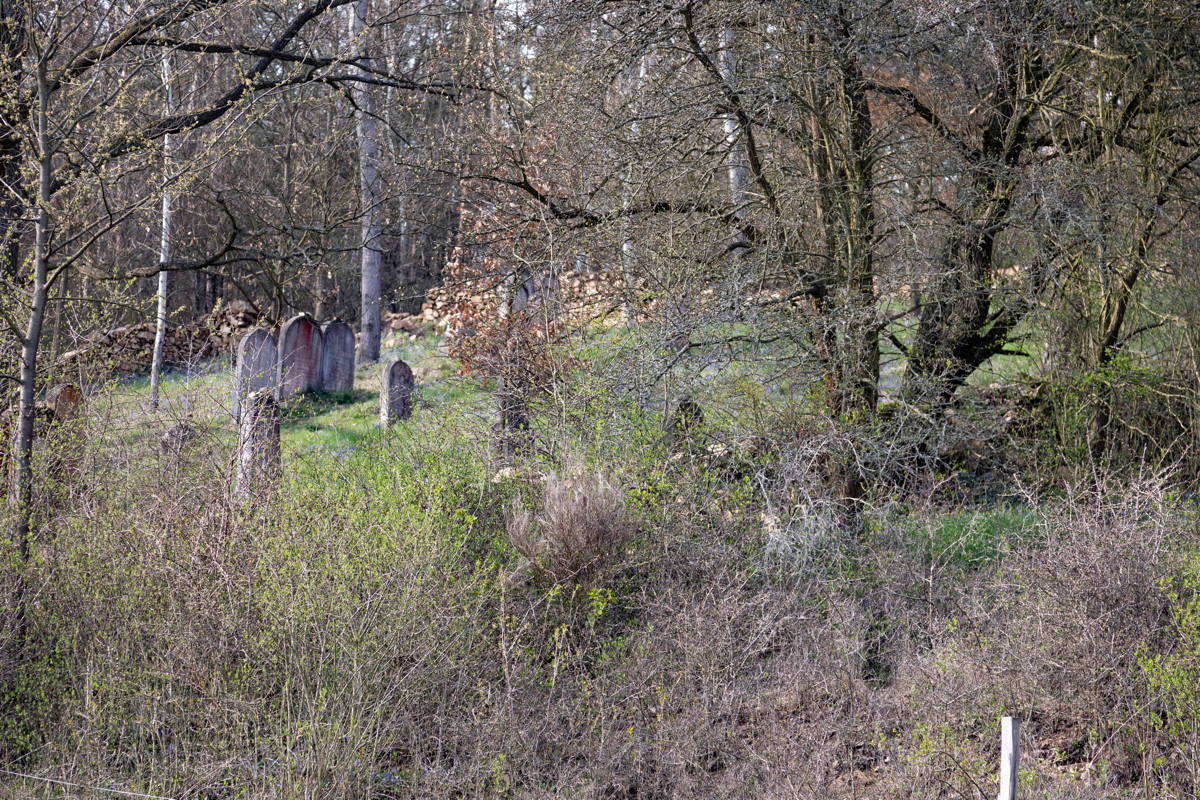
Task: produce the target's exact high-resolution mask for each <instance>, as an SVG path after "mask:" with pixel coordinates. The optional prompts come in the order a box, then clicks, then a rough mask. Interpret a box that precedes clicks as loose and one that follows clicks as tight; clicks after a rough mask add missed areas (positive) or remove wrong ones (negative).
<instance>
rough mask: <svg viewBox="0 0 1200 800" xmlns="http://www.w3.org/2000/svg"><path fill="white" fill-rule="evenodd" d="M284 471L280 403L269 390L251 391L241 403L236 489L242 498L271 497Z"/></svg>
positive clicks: (238, 495)
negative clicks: (280, 446)
mask: <svg viewBox="0 0 1200 800" xmlns="http://www.w3.org/2000/svg"><path fill="white" fill-rule="evenodd" d="M281 472H282V466H281V456H280V449H279V404H278V403H277V402H275V398H274V397H272V396H271V393H270V392H267V391H259V392H251V393H250V394H248V395H247V396H246V399H245V401H244V402H243V405H242V421H241V426H240V427H239V429H238V445H237V455H236V464H235V480H234V492H235V494H236V496H237V497H238V499H239V500H242V501H247V500H251V499H254V498H258V497H265V496H268V495H269V494H270V493H272V492H273V491H274V490H275V489H276V488H277V487H278V486H279V478H280V475H281Z"/></svg>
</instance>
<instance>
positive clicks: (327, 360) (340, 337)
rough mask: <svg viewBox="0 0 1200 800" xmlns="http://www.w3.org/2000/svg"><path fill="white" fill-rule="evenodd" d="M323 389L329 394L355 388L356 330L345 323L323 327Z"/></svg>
mask: <svg viewBox="0 0 1200 800" xmlns="http://www.w3.org/2000/svg"><path fill="white" fill-rule="evenodd" d="M321 388H323V389H324V390H325V391H327V392H340V391H349V390H350V389H353V388H354V330H353V329H352V328H351V327H350V326H349V325H347V324H346V323H344V322H339V321H337V320H334V321H333V322H326V323H325V324H324V325H322V326H321Z"/></svg>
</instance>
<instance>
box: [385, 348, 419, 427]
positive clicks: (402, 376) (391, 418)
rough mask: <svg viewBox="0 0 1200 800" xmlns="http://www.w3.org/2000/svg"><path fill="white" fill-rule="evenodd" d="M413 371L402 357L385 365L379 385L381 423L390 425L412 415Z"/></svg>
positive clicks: (386, 425)
mask: <svg viewBox="0 0 1200 800" xmlns="http://www.w3.org/2000/svg"><path fill="white" fill-rule="evenodd" d="M414 383H415V381H414V379H413V371H412V368H411V367H409V366H408V364H405V363H404V362H403V361H401V360H400V359H396V360H395V361H392V362H391V363H389V364H385V365H384V367H383V375H382V377H381V379H380V387H379V424H380V425H382V426H383V427H385V428H386V427H388V426H389V425H391V424H392V423H394V422H397V421H399V420H403V419H408V418H409V417H411V416H412V402H413V398H412V395H413V386H414Z"/></svg>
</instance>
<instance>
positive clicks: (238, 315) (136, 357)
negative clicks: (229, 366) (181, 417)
mask: <svg viewBox="0 0 1200 800" xmlns="http://www.w3.org/2000/svg"><path fill="white" fill-rule="evenodd" d="M258 322H259V314H258V312H256V311H255V310H254V308H253V307H252V306H251V305H250V304H249V303H245V302H242V301H235V302H233V303H229V304H228V305H224V306H221V307H219V308H217V309H215V310H214V311H213V312H212V314H210V315H209V317H208V318H207V319H205V320H203V321H201V322H200V323H193V324H189V325H178V326H171V327H169V328H167V331H166V335H165V336H164V337H163V363H164V364H166V365H169V366H183V365H185V364H194V363H196V362H197V361H199V360H201V359H204V358H207V357H208V356H211V355H216V354H219V353H232V352H233V351H234V350H236V349H237V345H238V342H239V341H241V338H242V337H243V336H244V335H245V334H246V332H247V331H249V330H250V329H251V328H253V327H254V326H255V325H257V324H258ZM154 333H155V323H154V322H153V321H146V322H140V323H138V324H136V325H126V326H123V327H120V328H114V329H112V330H110V331H105V332H104V333H100V334H95V335H93V336H90V337H88V338H86V339H84V340H83V341H82V342H80V346H79V347H77V348H76V349H74V350H72V351H70V352H68V353H64V354H63V355H62V356H60V358H59V367H60V369H62V370H63V371H64V372H65V373H66V374H79V375H84V376H92V377H95V376H98V375H103V374H105V373H109V372H144V371H146V370H148V369H149V368H150V363H151V361H152V359H153V357H154Z"/></svg>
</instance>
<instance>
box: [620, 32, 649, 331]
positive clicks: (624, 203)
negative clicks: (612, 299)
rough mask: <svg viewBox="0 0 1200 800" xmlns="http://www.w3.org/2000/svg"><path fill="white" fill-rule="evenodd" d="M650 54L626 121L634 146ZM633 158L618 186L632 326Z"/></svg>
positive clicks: (627, 314)
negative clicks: (630, 113)
mask: <svg viewBox="0 0 1200 800" xmlns="http://www.w3.org/2000/svg"><path fill="white" fill-rule="evenodd" d="M648 59H649V56H645V55H644V56H642V57H641V58H640V59H638V68H637V73H636V74H635V78H634V83H633V96H634V103H633V109H634V117H633V121H632V122H630V123H629V136H630V138H631V139H633V141H634V144H635V145H636V143H637V140H638V138H639V137H640V136H641V135H642V123H641V120H639V119H638V114H639V113H641V102H640V100H641V94H642V86H643V85H644V84H645V81H646V75H647V73H648V72H649V65H648V63H647V61H648ZM633 179H634V170H633V161H632V160H631V161H630V162H629V165H628V166H627V167H626V168H625V176H624V180H623V181H622V183H623V186H622V187H621V210H622V213H623V218H622V220H621V276H622V278H623V279H624V281H625V297H624V300H623V304H624V306H625V324H626V325H633V324H634V322H635V320H636V316H637V310H636V308H635V307H634V297H633V295H634V285H635V276H636V274H637V244H636V242H635V241H634V237H633V218H632V216H631V211H630V208H631V206H632V205H633V192H634V186H633Z"/></svg>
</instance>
